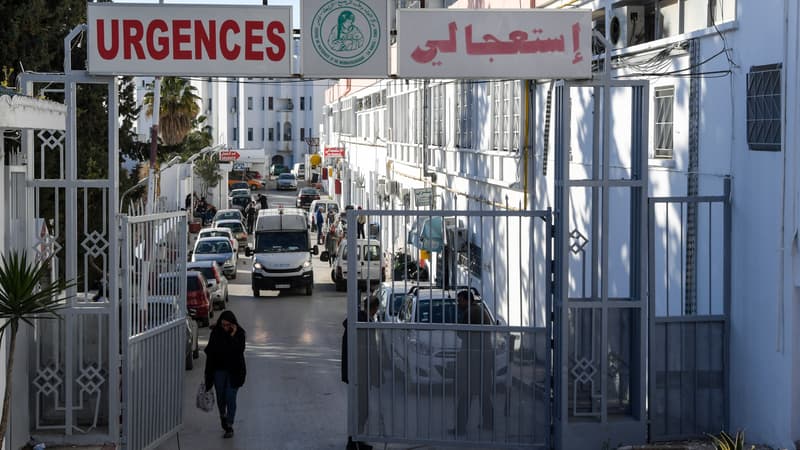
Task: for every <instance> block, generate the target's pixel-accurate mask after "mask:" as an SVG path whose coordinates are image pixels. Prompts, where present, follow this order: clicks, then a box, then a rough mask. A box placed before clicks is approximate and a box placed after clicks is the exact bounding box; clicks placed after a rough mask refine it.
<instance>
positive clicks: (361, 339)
mask: <svg viewBox="0 0 800 450" xmlns="http://www.w3.org/2000/svg"><path fill="white" fill-rule="evenodd" d="M379 304H380V301H379V300H378V297H376V296H374V295H371V296H369V297H368V298H367V310H368V312H367V311H364V310H363V309H359V310H358V318H357V319H358V321H359V322H373V321H374V317H375V314H376V313H377V312H378V305H379ZM342 325H343V326H344V333H343V334H342V381H343V382H345V383H349V382H350V379H349V377H348V373H347V372H348V369H347V367H348V357H349V355H348V351H347V319H346V318H345V319H344V321H343V322H342ZM363 331H366V332H365V333H358V334H357V337H356V339H357V346H358V354H357V355H355V356H356V357H358V356H366V358H367V361H361V363H360V364H358V396H357V403H358V425H357V426H358V429H357V433H364V432H365V431H366V425H367V419H368V418H369V386H370V384H372V385H377V384H378V382H379V381H380V362H379V361H378V352H377V345H378V344H377V339H375V334H374V332H372V331H373V330H372V329H370V330H363ZM368 378H369V379H368ZM346 448H347V450H372V446H371V445H369V444H366V443H364V442H359V441H354V440H353V436H347V447H346Z"/></svg>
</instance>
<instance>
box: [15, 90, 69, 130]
mask: <svg viewBox="0 0 800 450" xmlns="http://www.w3.org/2000/svg"><path fill="white" fill-rule="evenodd" d="M66 117H67V107H66V105H64V104H61V103H56V102H53V101H50V100H39V99H38V98H34V97H28V96H25V95H19V94H17V93H16V92H14V91H13V90H10V89H5V88H0V129H2V128H8V129H41V130H63V129H65V128H66V124H67V120H66Z"/></svg>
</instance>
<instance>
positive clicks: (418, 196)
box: [414, 188, 433, 206]
mask: <svg viewBox="0 0 800 450" xmlns="http://www.w3.org/2000/svg"><path fill="white" fill-rule="evenodd" d="M432 200H433V190H432V189H431V188H422V189H414V204H415V205H417V206H431V201H432Z"/></svg>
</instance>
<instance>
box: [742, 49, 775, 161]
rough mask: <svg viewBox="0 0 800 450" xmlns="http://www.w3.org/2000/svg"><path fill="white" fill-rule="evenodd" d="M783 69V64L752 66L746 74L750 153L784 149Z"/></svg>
mask: <svg viewBox="0 0 800 450" xmlns="http://www.w3.org/2000/svg"><path fill="white" fill-rule="evenodd" d="M781 67H782V65H781V64H771V65H768V66H753V67H751V68H750V73H748V74H747V143H748V144H749V145H750V150H768V151H780V150H781V95H782V93H781Z"/></svg>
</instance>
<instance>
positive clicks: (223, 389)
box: [205, 310, 247, 438]
mask: <svg viewBox="0 0 800 450" xmlns="http://www.w3.org/2000/svg"><path fill="white" fill-rule="evenodd" d="M245 337H246V335H245V331H244V328H242V327H241V325H239V321H237V320H236V316H235V315H234V314H233V312H232V311H230V310H225V311H223V312H222V313H220V315H219V319H218V320H217V323H216V325H214V327H213V328H212V329H211V336H210V337H209V338H208V345H206V348H205V353H206V369H205V382H206V389H208V390H210V389H211V386H214V389H215V390H216V392H217V409H218V410H219V420H220V424H221V425H222V429H223V430H225V434H224V435H223V437H224V438H231V437H233V422H234V419H235V418H236V394H237V393H238V391H239V388H240V387H242V386H243V385H244V380H245V377H246V375H247V367H246V365H245V362H244V346H245Z"/></svg>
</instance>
